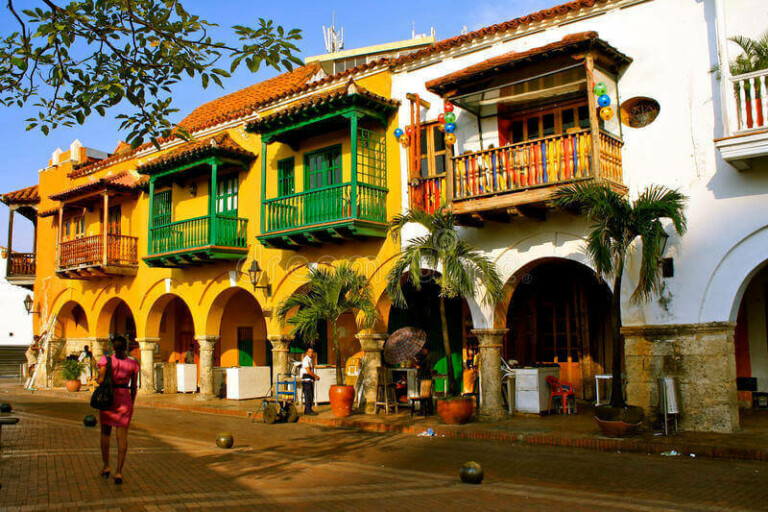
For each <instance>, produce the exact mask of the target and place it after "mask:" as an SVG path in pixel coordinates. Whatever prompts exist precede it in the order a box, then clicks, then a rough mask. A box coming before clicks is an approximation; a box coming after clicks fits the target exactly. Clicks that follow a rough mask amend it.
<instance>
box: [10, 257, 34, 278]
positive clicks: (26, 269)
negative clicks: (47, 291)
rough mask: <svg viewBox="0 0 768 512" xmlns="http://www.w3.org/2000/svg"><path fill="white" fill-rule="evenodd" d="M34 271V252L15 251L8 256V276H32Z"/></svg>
mask: <svg viewBox="0 0 768 512" xmlns="http://www.w3.org/2000/svg"><path fill="white" fill-rule="evenodd" d="M35 272H36V259H35V253H33V252H15V253H13V254H10V255H9V256H8V277H30V276H32V277H34V275H35Z"/></svg>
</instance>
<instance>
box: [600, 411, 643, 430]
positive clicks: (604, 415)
mask: <svg viewBox="0 0 768 512" xmlns="http://www.w3.org/2000/svg"><path fill="white" fill-rule="evenodd" d="M643 418H644V415H643V409H642V408H641V407H637V406H634V405H628V406H626V407H611V406H605V405H603V406H600V407H597V408H596V409H595V423H597V426H598V427H600V430H601V431H602V433H603V434H604V435H606V436H608V437H626V436H632V435H635V434H637V433H638V431H639V430H640V428H641V427H642V426H643Z"/></svg>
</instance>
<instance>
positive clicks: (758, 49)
mask: <svg viewBox="0 0 768 512" xmlns="http://www.w3.org/2000/svg"><path fill="white" fill-rule="evenodd" d="M728 40H729V41H731V42H733V43H736V45H738V47H739V48H741V53H740V54H739V55H737V56H736V57H735V58H733V59H731V61H730V62H729V63H728V71H729V72H730V73H731V76H738V75H745V74H747V73H752V72H753V71H760V70H762V69H768V30H766V31H765V32H764V33H763V34H762V35H761V36H760V37H758V38H757V39H752V38H750V37H746V36H734V37H729V38H728ZM712 71H713V72H714V73H715V74H716V75H717V79H718V80H719V79H720V66H715V67H713V68H712Z"/></svg>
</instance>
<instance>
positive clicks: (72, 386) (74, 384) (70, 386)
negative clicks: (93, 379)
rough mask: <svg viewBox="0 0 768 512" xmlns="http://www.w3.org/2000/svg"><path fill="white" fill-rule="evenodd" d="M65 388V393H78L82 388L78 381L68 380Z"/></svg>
mask: <svg viewBox="0 0 768 512" xmlns="http://www.w3.org/2000/svg"><path fill="white" fill-rule="evenodd" d="M66 386H67V391H69V392H70V393H76V392H77V391H80V386H82V383H81V382H80V381H79V380H68V381H67V383H66Z"/></svg>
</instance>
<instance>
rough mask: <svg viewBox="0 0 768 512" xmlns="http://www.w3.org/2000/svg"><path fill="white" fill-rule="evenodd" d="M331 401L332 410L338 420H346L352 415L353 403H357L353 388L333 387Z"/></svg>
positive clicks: (330, 393) (330, 395) (330, 394)
mask: <svg viewBox="0 0 768 512" xmlns="http://www.w3.org/2000/svg"><path fill="white" fill-rule="evenodd" d="M328 395H329V397H330V399H331V410H332V411H333V415H334V416H336V417H337V418H345V417H347V416H349V415H350V414H352V403H353V402H354V401H355V388H354V387H353V386H331V389H330V391H329V393H328Z"/></svg>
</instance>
